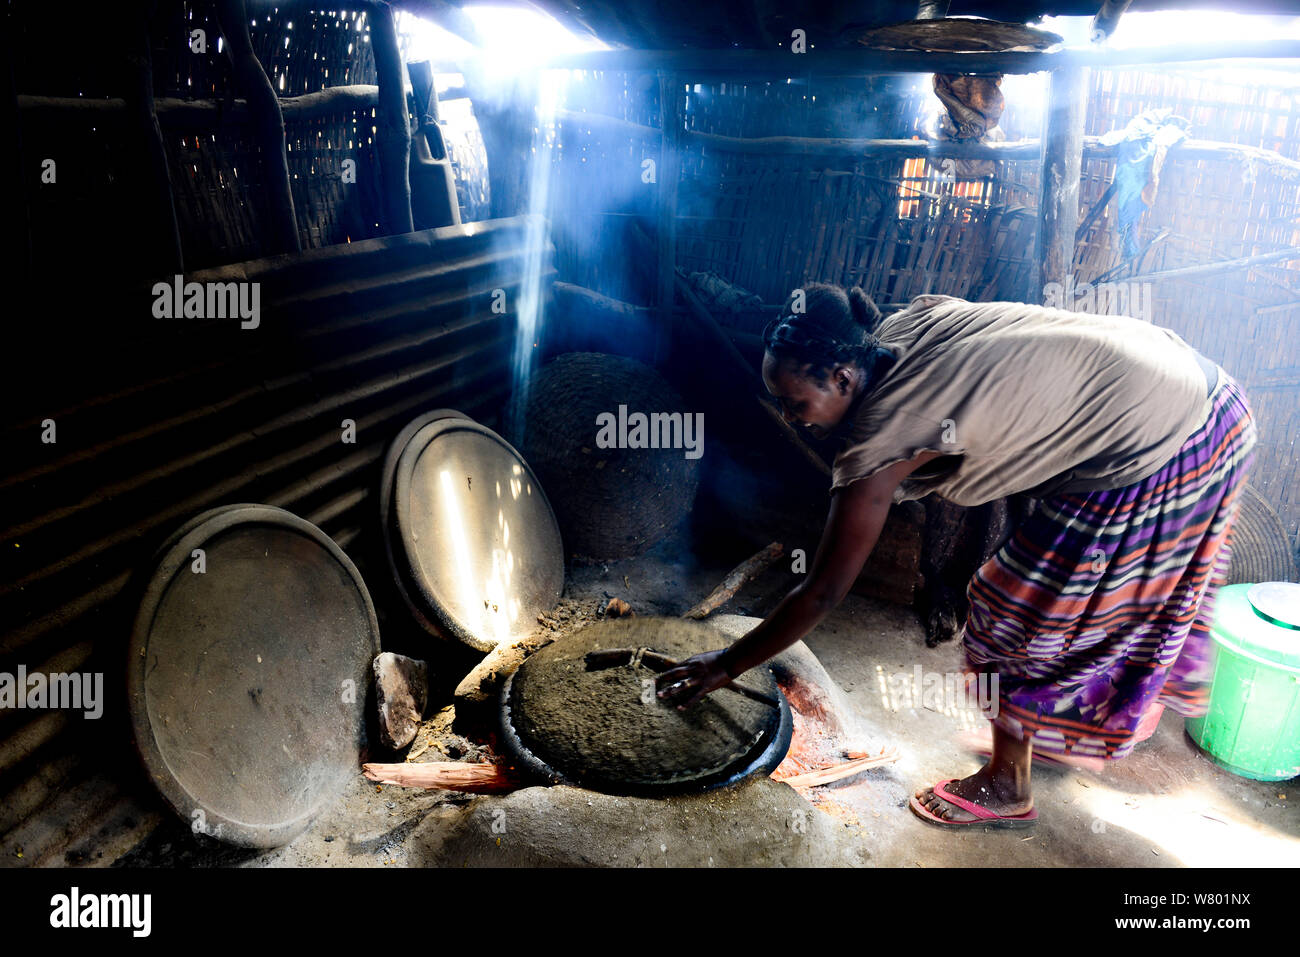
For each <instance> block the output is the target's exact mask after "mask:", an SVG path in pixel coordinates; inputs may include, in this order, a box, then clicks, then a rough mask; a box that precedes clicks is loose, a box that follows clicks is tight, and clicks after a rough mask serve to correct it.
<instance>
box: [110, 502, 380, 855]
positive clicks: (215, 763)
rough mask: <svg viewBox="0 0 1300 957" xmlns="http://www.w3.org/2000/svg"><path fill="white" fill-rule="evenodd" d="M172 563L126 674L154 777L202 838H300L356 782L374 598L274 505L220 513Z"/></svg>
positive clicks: (190, 537) (316, 536) (186, 536)
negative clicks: (349, 783)
mask: <svg viewBox="0 0 1300 957" xmlns="http://www.w3.org/2000/svg"><path fill="white" fill-rule="evenodd" d="M199 551H201V552H202V558H201V565H199V564H196V563H197V562H198V561H199V558H198V557H197V556H196V552H199ZM161 556H162V557H161V560H160V561H159V563H158V566H157V569H156V571H155V572H154V575H153V577H152V579H151V580H150V581H149V584H148V586H147V587H146V589H145V593H144V598H143V600H142V602H141V605H140V610H139V612H138V614H137V616H136V621H135V627H134V629H133V632H132V636H131V646H130V658H129V662H128V670H127V680H128V692H129V695H130V707H131V719H132V723H133V725H134V730H135V737H136V744H137V747H138V748H139V751H140V754H141V757H142V758H143V760H144V763H145V766H146V769H147V770H148V772H149V775H150V777H151V778H152V779H153V781H154V783H155V784H156V785H157V787H158V789H159V790H160V791H161V792H162V794H163V796H164V797H165V798H166V799H167V800H168V801H169V802H170V803H171V805H172V806H173V807H174V808H175V809H176V811H177V812H178V813H179V814H180V815H181V816H182V817H183V818H185V820H186V821H187V822H189V824H190V826H191V828H192V829H193V830H194V831H195V833H203V834H207V835H209V836H212V837H216V838H219V839H221V840H224V841H227V842H229V843H232V844H240V845H244V846H249V847H275V846H278V845H281V844H284V843H287V842H288V841H290V840H292V839H293V838H294V837H295V836H296V835H297V834H299V833H300V832H301V831H303V830H304V829H305V828H306V827H307V826H308V825H309V824H310V823H311V820H312V818H313V817H314V816H315V815H316V814H317V813H318V812H319V811H320V810H321V809H322V808H323V807H324V805H325V804H327V803H328V802H329V801H331V800H333V799H334V798H335V797H337V795H338V794H339V793H340V791H341V789H342V787H343V786H344V783H345V782H346V780H347V779H348V777H349V776H351V775H352V774H355V773H356V768H357V764H358V761H359V757H360V750H361V746H362V744H363V742H364V733H365V732H364V716H363V712H362V708H363V705H364V702H365V697H366V680H367V679H366V676H367V674H368V668H369V665H370V662H371V661H372V660H373V658H374V656H375V655H376V654H378V652H379V650H380V649H379V627H378V624H377V622H376V620H375V612H374V608H373V607H372V605H371V602H370V596H369V594H368V593H367V592H366V588H365V585H364V583H363V582H362V581H361V577H360V575H359V574H358V573H357V570H356V568H355V566H353V564H352V562H351V561H350V560H349V559H348V557H347V556H346V555H345V554H344V553H343V552H342V550H341V549H340V548H339V547H338V546H337V545H336V544H335V543H334V542H333V541H332V540H331V539H330V538H329V537H328V536H327V535H325V533H324V532H322V531H321V530H320V529H318V528H317V527H316V526H314V525H312V524H311V523H310V522H307V521H305V520H304V519H301V518H299V517H297V516H296V515H293V514H291V513H289V512H286V511H284V510H282V509H278V508H272V507H270V506H264V505H234V506H228V507H225V508H219V509H214V510H212V511H211V512H206V513H204V514H203V515H200V516H198V517H197V518H195V519H193V520H191V521H190V522H188V523H187V524H186V525H185V526H183V527H182V528H181V529H180V530H179V531H178V532H177V533H176V534H175V535H173V536H172V537H171V539H169V541H168V542H167V544H166V545H165V546H164V547H163V550H162V552H161ZM200 569H201V570H200Z"/></svg>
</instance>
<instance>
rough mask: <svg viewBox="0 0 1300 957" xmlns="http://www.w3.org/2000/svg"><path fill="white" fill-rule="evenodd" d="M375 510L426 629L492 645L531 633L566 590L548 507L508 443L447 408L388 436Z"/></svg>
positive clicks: (482, 646)
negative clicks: (378, 511) (378, 509)
mask: <svg viewBox="0 0 1300 957" xmlns="http://www.w3.org/2000/svg"><path fill="white" fill-rule="evenodd" d="M383 482H384V490H383V494H381V500H380V507H381V509H382V510H383V513H384V521H385V524H386V534H387V535H388V548H389V557H390V559H391V562H392V570H393V573H394V575H395V576H396V581H397V585H398V588H399V590H400V591H401V592H402V594H403V595H404V597H405V598H406V600H407V603H408V605H409V606H410V607H411V610H412V613H413V615H414V616H415V618H416V620H417V621H418V622H419V623H420V624H421V625H422V626H423V627H425V628H426V630H428V631H430V632H432V633H435V634H439V635H441V636H444V637H449V638H454V639H456V640H458V641H462V642H464V643H465V644H468V645H470V646H471V647H473V648H477V649H478V650H480V651H490V650H492V649H493V648H494V647H496V646H497V644H499V643H500V642H503V641H504V642H509V641H513V640H516V639H519V638H523V637H525V636H526V635H528V634H529V633H530V632H531V631H532V630H533V629H534V628H535V627H536V625H537V616H538V614H540V613H541V612H545V611H548V610H550V609H551V608H552V607H553V606H554V604H555V602H556V601H558V600H559V597H560V592H561V590H562V589H563V587H564V550H563V547H562V544H561V541H560V531H559V526H558V525H557V524H556V521H555V516H554V514H553V513H552V511H551V506H550V504H549V503H548V502H547V500H546V496H545V494H544V493H543V492H542V489H541V486H540V485H539V484H538V482H537V479H536V477H535V476H534V475H533V473H532V471H531V470H530V469H529V468H528V465H527V464H526V463H525V462H524V461H523V459H522V458H520V456H519V453H518V452H516V451H515V450H514V449H513V448H512V447H511V446H510V445H509V444H508V443H507V442H506V441H505V440H504V439H502V438H501V437H500V436H499V435H497V434H496V433H495V432H493V431H492V430H490V429H487V428H485V427H483V426H481V425H478V424H477V423H475V422H473V421H471V420H469V419H467V418H465V417H464V416H461V415H460V414H459V413H456V412H454V411H453V410H440V411H439V412H435V413H430V414H429V415H426V416H422V417H421V418H420V419H417V420H416V421H415V422H413V423H411V424H410V425H409V426H407V428H406V429H404V430H403V431H402V434H401V435H399V436H398V438H397V440H396V441H395V442H394V444H393V446H392V448H391V449H390V451H389V455H388V460H387V462H386V463H385V472H384V478H383Z"/></svg>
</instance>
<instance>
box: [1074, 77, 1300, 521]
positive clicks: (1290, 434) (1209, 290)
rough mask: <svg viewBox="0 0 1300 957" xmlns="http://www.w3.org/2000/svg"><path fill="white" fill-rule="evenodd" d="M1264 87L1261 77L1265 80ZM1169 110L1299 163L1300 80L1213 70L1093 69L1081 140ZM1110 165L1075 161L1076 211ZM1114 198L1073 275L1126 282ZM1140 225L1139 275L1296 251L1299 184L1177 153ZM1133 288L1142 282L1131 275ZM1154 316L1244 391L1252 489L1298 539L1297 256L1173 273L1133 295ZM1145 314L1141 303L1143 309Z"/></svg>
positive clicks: (1211, 135)
mask: <svg viewBox="0 0 1300 957" xmlns="http://www.w3.org/2000/svg"><path fill="white" fill-rule="evenodd" d="M1264 79H1267V76H1265V77H1264ZM1161 107H1163V108H1172V110H1173V113H1174V115H1177V116H1182V117H1185V118H1187V119H1188V120H1190V121H1191V124H1192V129H1191V135H1192V136H1193V137H1195V138H1196V139H1198V140H1214V141H1218V142H1224V143H1235V144H1240V145H1244V146H1253V147H1260V148H1263V149H1267V150H1273V151H1275V152H1277V153H1279V154H1281V155H1282V156H1284V157H1287V158H1289V159H1292V160H1297V159H1300V84H1296V83H1295V82H1294V80H1292V81H1291V83H1290V85H1289V86H1286V87H1278V86H1267V85H1257V84H1255V83H1253V82H1229V81H1228V80H1227V79H1225V78H1224V77H1223V76H1220V75H1215V74H1212V73H1209V72H1204V73H1198V72H1192V71H1180V72H1169V73H1136V72H1130V71H1099V72H1098V73H1097V75H1096V76H1095V77H1094V82H1093V92H1092V100H1091V104H1090V110H1089V118H1088V124H1089V128H1088V133H1089V134H1100V133H1104V132H1106V131H1107V130H1109V129H1113V128H1116V127H1120V126H1123V125H1124V123H1126V122H1127V121H1128V119H1129V118H1131V117H1133V116H1136V115H1138V114H1139V113H1141V112H1142V111H1144V110H1148V109H1155V108H1161ZM1114 166H1115V164H1114V163H1113V162H1112V161H1109V160H1100V159H1095V160H1089V161H1085V163H1084V166H1083V183H1082V188H1081V195H1080V204H1081V207H1082V209H1083V210H1084V211H1085V212H1086V210H1088V209H1090V208H1091V207H1092V206H1093V204H1094V203H1095V202H1096V201H1097V200H1098V198H1100V196H1101V195H1102V193H1103V192H1104V191H1105V189H1106V187H1107V185H1109V183H1110V181H1111V180H1112V178H1113V176H1114ZM1114 216H1115V207H1114V205H1113V204H1112V205H1111V206H1110V207H1109V208H1108V209H1107V211H1106V213H1105V214H1103V215H1102V216H1101V217H1099V218H1098V220H1097V222H1095V223H1094V224H1093V226H1092V227H1091V228H1090V229H1089V231H1088V233H1087V235H1086V236H1085V237H1084V240H1083V242H1082V243H1081V244H1080V247H1079V250H1078V253H1077V260H1076V267H1077V274H1078V277H1079V279H1080V281H1096V280H1097V279H1098V278H1100V277H1105V276H1106V275H1107V274H1108V273H1110V274H1113V276H1114V279H1113V281H1115V282H1120V283H1123V282H1124V281H1125V277H1126V276H1127V275H1128V270H1127V269H1126V268H1124V266H1123V265H1122V263H1123V260H1122V257H1121V255H1120V250H1119V240H1118V237H1117V235H1116V229H1115V219H1114ZM1139 228H1140V230H1141V242H1143V243H1146V242H1149V241H1150V240H1152V239H1153V238H1155V237H1157V236H1158V235H1159V234H1160V233H1161V232H1162V231H1165V230H1167V231H1168V234H1167V236H1166V238H1164V239H1162V240H1160V241H1159V242H1157V243H1156V244H1155V245H1153V246H1152V248H1151V250H1150V251H1149V253H1148V254H1147V256H1146V257H1145V259H1144V260H1143V261H1142V263H1141V265H1140V267H1139V269H1138V272H1139V274H1141V273H1150V272H1157V271H1161V270H1168V269H1177V268H1180V267H1183V266H1193V265H1199V264H1203V263H1210V262H1215V261H1219V260H1227V259H1234V258H1238V257H1243V256H1253V255H1259V254H1263V253H1269V252H1273V251H1275V250H1279V249H1285V248H1287V247H1294V246H1300V178H1297V177H1294V176H1287V175H1283V174H1282V173H1280V172H1278V171H1276V170H1273V169H1270V168H1268V167H1266V166H1263V165H1259V166H1255V167H1254V168H1251V167H1249V166H1244V165H1243V164H1241V163H1238V162H1233V161H1215V160H1205V159H1196V160H1186V159H1179V158H1178V157H1177V153H1176V151H1175V152H1174V153H1172V154H1171V155H1170V158H1169V159H1168V160H1167V161H1166V163H1165V166H1164V170H1163V172H1162V174H1161V176H1160V184H1159V192H1158V193H1157V196H1156V201H1155V204H1154V206H1153V207H1152V208H1151V209H1150V210H1148V211H1147V213H1146V214H1145V215H1144V216H1143V218H1142V220H1141V222H1140V225H1139ZM1139 282H1140V279H1139ZM1141 294H1142V295H1144V296H1146V295H1149V296H1150V316H1151V318H1152V320H1153V321H1154V322H1155V323H1157V324H1158V325H1163V326H1167V327H1169V328H1171V329H1173V330H1175V331H1176V332H1177V333H1178V334H1179V335H1181V336H1182V337H1183V338H1185V339H1187V340H1188V341H1189V342H1191V343H1192V344H1193V345H1194V346H1196V347H1197V348H1198V349H1200V350H1201V351H1202V352H1204V353H1205V354H1206V355H1208V356H1210V357H1211V358H1213V359H1214V360H1215V361H1216V362H1219V363H1221V364H1222V365H1223V367H1224V368H1225V369H1227V370H1228V371H1229V373H1231V374H1232V375H1233V377H1235V378H1236V379H1237V380H1238V381H1240V382H1241V383H1242V385H1243V386H1244V387H1245V389H1246V393H1247V395H1248V397H1249V399H1250V403H1251V407H1252V409H1253V411H1254V413H1255V416H1256V419H1257V422H1258V425H1259V428H1260V433H1261V439H1260V444H1259V447H1258V453H1257V458H1256V462H1255V466H1254V469H1253V471H1252V473H1251V479H1250V481H1251V485H1252V486H1253V487H1254V488H1255V489H1256V490H1257V491H1258V492H1259V493H1260V494H1261V496H1262V497H1263V498H1264V499H1265V500H1266V501H1268V502H1269V503H1270V504H1271V505H1272V506H1273V508H1275V509H1276V510H1277V511H1278V513H1279V514H1280V516H1281V517H1282V520H1283V523H1284V526H1285V528H1286V529H1287V534H1288V536H1289V537H1290V539H1291V540H1292V541H1293V542H1294V541H1296V535H1297V530H1298V529H1300V481H1297V478H1300V476H1298V475H1297V465H1296V457H1295V450H1294V444H1293V443H1294V441H1295V437H1296V436H1297V435H1300V336H1298V335H1297V334H1296V329H1297V323H1300V261H1295V260H1293V261H1291V262H1290V263H1287V262H1285V261H1284V262H1275V263H1271V264H1265V265H1261V266H1257V267H1255V268H1253V269H1250V270H1244V269H1239V270H1234V271H1231V272H1224V273H1218V274H1215V275H1208V276H1203V277H1192V278H1187V279H1174V280H1170V281H1167V282H1157V283H1152V284H1150V285H1149V286H1142V287H1141ZM1144 308H1145V307H1144Z"/></svg>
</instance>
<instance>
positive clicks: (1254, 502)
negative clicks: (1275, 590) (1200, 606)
mask: <svg viewBox="0 0 1300 957" xmlns="http://www.w3.org/2000/svg"><path fill="white" fill-rule="evenodd" d="M1297 580H1300V576H1297V575H1296V561H1295V556H1294V555H1292V553H1291V543H1290V542H1289V541H1288V540H1287V535H1286V529H1285V528H1284V527H1283V525H1282V519H1281V518H1280V517H1279V516H1278V514H1277V512H1276V511H1275V510H1274V508H1273V506H1272V505H1270V504H1269V503H1268V500H1267V499H1265V498H1264V497H1263V496H1262V495H1260V494H1259V493H1258V492H1257V491H1255V490H1254V489H1253V488H1251V487H1250V486H1249V485H1246V486H1245V487H1243V488H1242V494H1241V505H1240V507H1239V508H1238V510H1237V517H1236V519H1235V520H1234V522H1233V525H1232V565H1231V567H1230V569H1229V571H1228V583H1229V584H1231V585H1242V584H1254V583H1256V582H1293V581H1297Z"/></svg>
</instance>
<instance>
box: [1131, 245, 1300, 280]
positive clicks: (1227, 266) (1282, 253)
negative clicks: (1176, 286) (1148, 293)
mask: <svg viewBox="0 0 1300 957" xmlns="http://www.w3.org/2000/svg"><path fill="white" fill-rule="evenodd" d="M1289 259H1300V246H1291V247H1289V248H1287V249H1279V250H1276V251H1275V252H1271V253H1260V254H1259V255H1257V256H1241V257H1239V258H1237V259H1224V260H1221V261H1219V262H1215V263H1204V264H1202V265H1200V266H1183V267H1181V268H1179V269H1162V270H1161V271H1160V272H1148V273H1142V274H1140V275H1137V276H1126V277H1124V278H1122V279H1117V280H1115V281H1116V282H1126V283H1127V282H1167V281H1168V280H1170V279H1190V278H1192V277H1193V276H1214V275H1218V274H1219V273H1225V272H1235V271H1236V270H1238V269H1249V268H1250V267H1251V266H1259V265H1262V264H1264V263H1272V262H1285V261H1286V260H1289Z"/></svg>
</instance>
